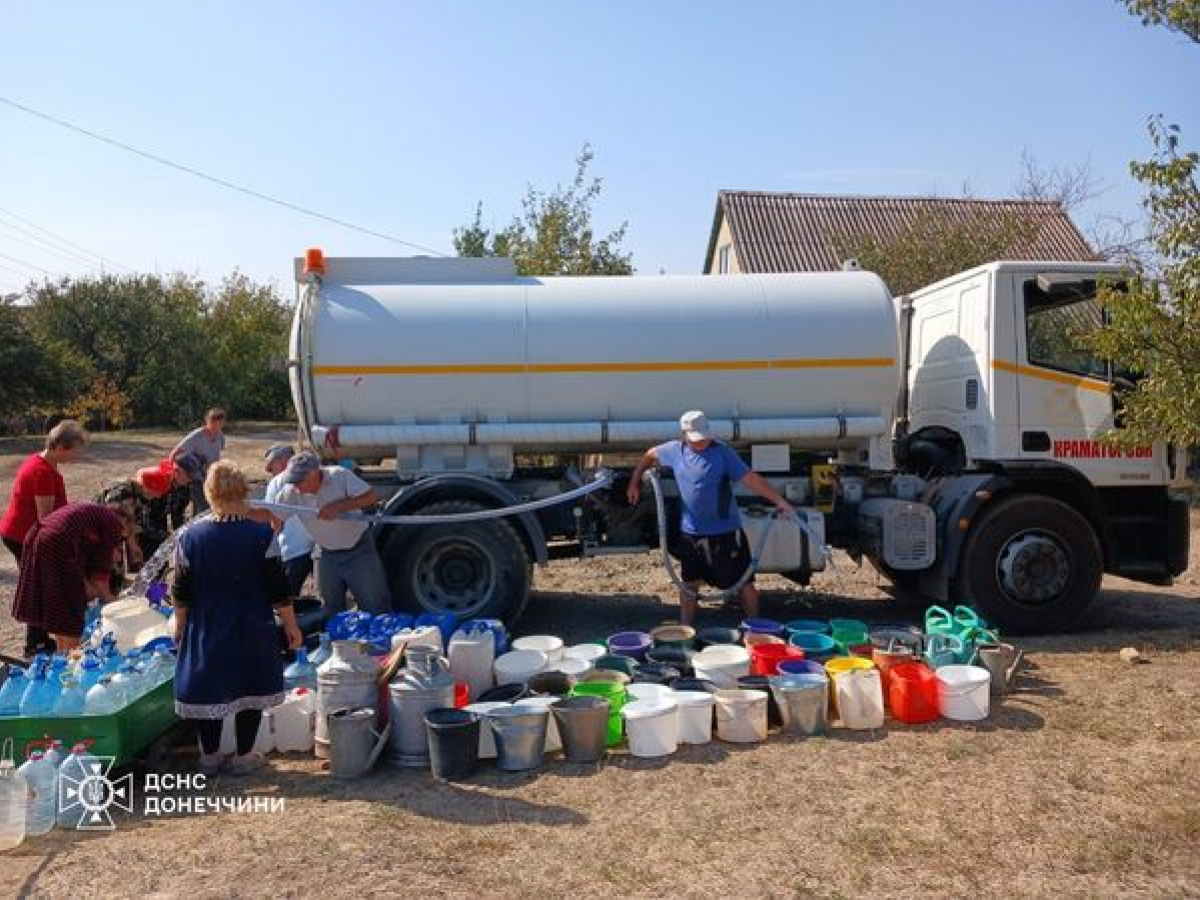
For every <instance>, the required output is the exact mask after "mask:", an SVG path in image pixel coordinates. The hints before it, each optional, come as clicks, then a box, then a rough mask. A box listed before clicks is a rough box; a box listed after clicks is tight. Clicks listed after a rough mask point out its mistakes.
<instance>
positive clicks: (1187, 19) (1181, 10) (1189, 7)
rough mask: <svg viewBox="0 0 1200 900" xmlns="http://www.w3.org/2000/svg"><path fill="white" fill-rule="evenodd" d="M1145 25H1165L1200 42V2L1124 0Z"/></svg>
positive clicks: (1183, 0)
mask: <svg viewBox="0 0 1200 900" xmlns="http://www.w3.org/2000/svg"><path fill="white" fill-rule="evenodd" d="M1122 2H1123V3H1124V4H1125V7H1126V8H1127V9H1128V10H1129V11H1130V12H1131V13H1132V14H1133V15H1135V16H1138V17H1139V18H1141V20H1142V24H1143V25H1163V26H1165V27H1166V28H1168V29H1169V30H1171V31H1177V32H1179V33H1180V34H1183V35H1186V36H1187V37H1189V38H1191V39H1192V40H1193V41H1197V42H1200V0H1122Z"/></svg>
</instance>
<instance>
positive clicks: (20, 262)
mask: <svg viewBox="0 0 1200 900" xmlns="http://www.w3.org/2000/svg"><path fill="white" fill-rule="evenodd" d="M0 259H7V260H8V261H9V262H15V263H16V264H17V265H18V266H24V267H25V268H27V269H33V270H34V271H35V272H41V273H42V274H43V275H49V276H50V277H51V278H58V275H56V274H55V273H54V272H51V271H50V270H49V269H43V268H42V267H41V266H35V265H34V264H33V263H31V262H26V261H25V260H23V259H17V258H16V257H15V256H9V255H8V254H7V253H0Z"/></svg>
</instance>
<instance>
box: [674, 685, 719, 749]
mask: <svg viewBox="0 0 1200 900" xmlns="http://www.w3.org/2000/svg"><path fill="white" fill-rule="evenodd" d="M671 699H672V700H674V701H675V705H676V706H678V707H679V713H678V718H679V743H681V744H707V743H708V742H709V741H711V740H712V724H713V706H714V705H715V704H716V702H717V701H716V698H715V697H714V696H713V695H712V694H710V693H708V692H707V691H671Z"/></svg>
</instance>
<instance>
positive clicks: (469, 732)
mask: <svg viewBox="0 0 1200 900" xmlns="http://www.w3.org/2000/svg"><path fill="white" fill-rule="evenodd" d="M425 733H426V734H427V735H428V736H429V767H430V769H432V770H433V777H434V778H437V779H439V780H441V781H456V780H458V779H460V778H468V777H469V776H471V775H473V774H474V773H475V769H476V768H477V767H478V766H479V716H478V715H477V714H476V713H473V712H469V711H468V710H465V709H431V710H429V712H427V713H425Z"/></svg>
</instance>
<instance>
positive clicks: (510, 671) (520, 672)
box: [492, 650, 549, 684]
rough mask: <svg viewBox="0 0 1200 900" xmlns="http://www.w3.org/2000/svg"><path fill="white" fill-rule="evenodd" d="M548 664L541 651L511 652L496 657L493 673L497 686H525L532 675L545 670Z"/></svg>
mask: <svg viewBox="0 0 1200 900" xmlns="http://www.w3.org/2000/svg"><path fill="white" fill-rule="evenodd" d="M548 662H549V660H547V659H546V654H545V653H543V652H542V651H541V650H510V651H509V652H508V653H505V654H503V655H501V656H498V657H496V662H495V663H494V664H493V665H492V673H493V674H494V675H495V676H496V684H524V683H525V682H526V681H528V680H529V677H530V676H531V675H536V674H537V673H538V672H540V671H542V670H543V669H545V668H546V664H547V663H548Z"/></svg>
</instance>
